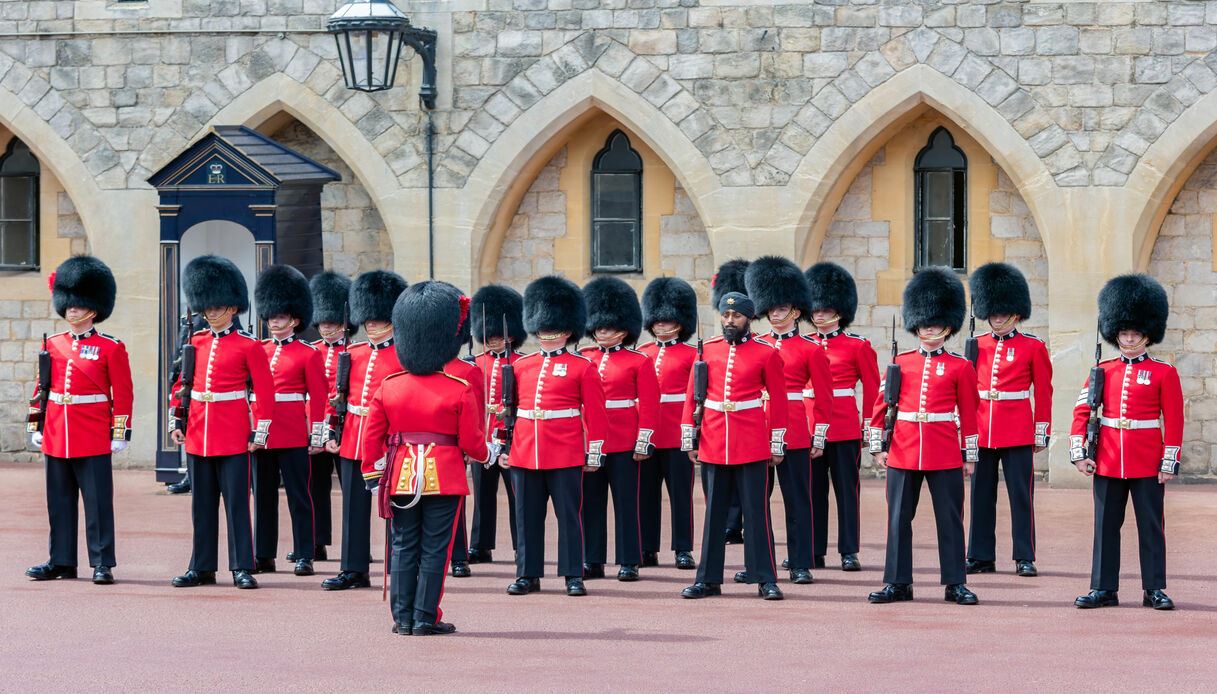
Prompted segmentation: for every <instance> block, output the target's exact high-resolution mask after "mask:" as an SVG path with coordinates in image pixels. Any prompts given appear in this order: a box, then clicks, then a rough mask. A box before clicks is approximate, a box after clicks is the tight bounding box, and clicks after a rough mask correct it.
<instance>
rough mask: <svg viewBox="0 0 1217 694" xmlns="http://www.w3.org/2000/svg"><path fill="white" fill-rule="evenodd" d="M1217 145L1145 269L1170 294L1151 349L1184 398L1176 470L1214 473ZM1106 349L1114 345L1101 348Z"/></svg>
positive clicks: (1216, 455) (1191, 181) (1181, 197)
mask: <svg viewBox="0 0 1217 694" xmlns="http://www.w3.org/2000/svg"><path fill="white" fill-rule="evenodd" d="M1214 219H1217V152H1215V153H1213V154H1210V155H1209V156H1208V158H1207V159H1205V160H1204V162H1203V163H1202V164H1201V165H1200V167H1199V168H1198V169H1196V171H1195V173H1193V174H1192V176H1191V178H1189V179H1188V181H1187V183H1185V184H1184V186H1183V189H1182V190H1181V191H1180V192H1179V195H1178V197H1176V198H1175V201H1174V204H1172V205H1171V208H1170V212H1169V214H1167V216H1166V219H1165V220H1164V221H1163V223H1162V231H1161V235H1160V236H1159V237H1158V241H1157V243H1156V244H1154V251H1153V256H1152V260H1151V261H1150V264H1149V270H1148V272H1149V274H1151V275H1153V276H1154V277H1156V278H1158V280H1159V281H1161V282H1162V284H1163V285H1165V287H1166V290H1167V292H1168V293H1169V295H1170V299H1171V315H1170V320H1169V322H1168V323H1167V331H1166V339H1165V340H1164V341H1163V343H1162V344H1161V345H1160V346H1158V347H1154V348H1152V349H1151V351H1152V353H1153V354H1154V356H1157V357H1158V358H1160V359H1164V360H1166V361H1168V362H1170V363H1172V364H1174V365H1175V367H1176V368H1177V369H1178V370H1179V377H1180V380H1181V381H1182V383H1183V397H1184V402H1185V410H1184V422H1185V424H1184V429H1183V440H1184V447H1183V472H1184V473H1187V474H1191V475H1207V476H1214V475H1217V378H1215V377H1214V374H1217V327H1214V326H1217V271H1214V267H1213V226H1214V224H1213V222H1214ZM1107 352H1108V353H1109V354H1113V353H1114V352H1113V350H1111V349H1110V348H1108V349H1107Z"/></svg>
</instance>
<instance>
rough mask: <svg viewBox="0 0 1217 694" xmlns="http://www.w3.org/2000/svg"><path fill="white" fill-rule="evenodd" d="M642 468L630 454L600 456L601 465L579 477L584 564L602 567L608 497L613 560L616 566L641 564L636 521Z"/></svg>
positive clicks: (639, 534)
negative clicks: (610, 503)
mask: <svg viewBox="0 0 1217 694" xmlns="http://www.w3.org/2000/svg"><path fill="white" fill-rule="evenodd" d="M641 477H642V465H641V463H639V461H637V460H634V451H633V450H629V451H619V452H617V453H608V454H605V456H604V466H603V467H602V468H601V469H600V470H599V471H597V472H592V473H588V474H586V475H584V476H583V551H584V561H586V562H587V563H588V564H603V563H605V559H606V558H607V556H608V498H609V492H610V491H611V492H612V495H613V539H614V544H615V545H616V552H615V554H614V560H615V561H616V563H617V564H618V565H622V566H624V565H629V566H638V565H639V564H641V563H642V535H641V531H640V530H639V519H638V490H639V483H640V481H641Z"/></svg>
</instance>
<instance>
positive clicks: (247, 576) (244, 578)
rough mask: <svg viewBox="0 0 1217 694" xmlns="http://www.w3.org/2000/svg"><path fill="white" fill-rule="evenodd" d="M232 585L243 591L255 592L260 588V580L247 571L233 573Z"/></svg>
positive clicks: (239, 570)
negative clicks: (255, 589) (254, 590)
mask: <svg viewBox="0 0 1217 694" xmlns="http://www.w3.org/2000/svg"><path fill="white" fill-rule="evenodd" d="M232 584H233V585H234V586H236V587H238V588H240V589H241V590H253V589H254V588H257V587H258V580H257V579H256V578H254V577H253V575H252V574H251V573H249V572H248V571H246V570H245V569H237V570H236V571H233V572H232Z"/></svg>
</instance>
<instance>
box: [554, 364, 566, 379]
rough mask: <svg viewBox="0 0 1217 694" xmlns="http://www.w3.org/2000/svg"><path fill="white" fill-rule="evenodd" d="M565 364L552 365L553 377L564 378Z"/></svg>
mask: <svg viewBox="0 0 1217 694" xmlns="http://www.w3.org/2000/svg"><path fill="white" fill-rule="evenodd" d="M565 375H566V364H554V376H559V377H560V376H565Z"/></svg>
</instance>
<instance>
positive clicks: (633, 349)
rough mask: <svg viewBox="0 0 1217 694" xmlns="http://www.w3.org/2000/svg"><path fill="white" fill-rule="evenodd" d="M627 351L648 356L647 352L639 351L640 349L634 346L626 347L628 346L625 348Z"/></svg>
mask: <svg viewBox="0 0 1217 694" xmlns="http://www.w3.org/2000/svg"><path fill="white" fill-rule="evenodd" d="M625 351H627V352H633V353H634V354H637V355H638V356H640V357H647V355H646V354H643V353H642V352H639V351H638V350H637V349H636V348H634V347H626V348H625ZM647 359H650V357H647Z"/></svg>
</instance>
